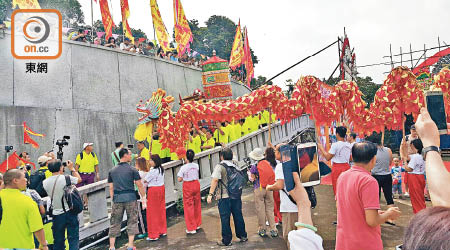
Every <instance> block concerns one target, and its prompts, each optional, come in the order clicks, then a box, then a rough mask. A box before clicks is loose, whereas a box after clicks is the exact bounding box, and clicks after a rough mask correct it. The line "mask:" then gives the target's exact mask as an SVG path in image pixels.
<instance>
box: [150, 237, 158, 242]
mask: <svg viewBox="0 0 450 250" xmlns="http://www.w3.org/2000/svg"><path fill="white" fill-rule="evenodd" d="M147 240H148V241H157V240H159V238H155V239H152V238H148V237H147Z"/></svg>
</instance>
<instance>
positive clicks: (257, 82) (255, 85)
mask: <svg viewBox="0 0 450 250" xmlns="http://www.w3.org/2000/svg"><path fill="white" fill-rule="evenodd" d="M266 81H267V78H266V77H265V76H258V77H256V78H253V79H252V81H251V82H250V88H252V89H256V88H258V87H260V86H261V85H263V84H264V83H265V82H266ZM266 84H268V85H272V84H273V82H272V81H270V82H268V83H266Z"/></svg>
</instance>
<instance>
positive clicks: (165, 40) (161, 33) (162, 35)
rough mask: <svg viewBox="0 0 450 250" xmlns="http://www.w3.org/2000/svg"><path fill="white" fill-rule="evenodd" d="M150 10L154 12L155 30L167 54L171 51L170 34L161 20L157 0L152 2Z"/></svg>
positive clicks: (151, 0)
mask: <svg viewBox="0 0 450 250" xmlns="http://www.w3.org/2000/svg"><path fill="white" fill-rule="evenodd" d="M150 8H151V10H152V20H153V28H154V29H155V33H156V37H157V38H158V41H159V45H160V46H161V48H162V49H163V50H164V52H167V51H168V50H169V34H168V33H167V29H166V26H165V25H164V22H163V20H162V18H161V13H160V12H159V7H158V3H157V2H156V0H150Z"/></svg>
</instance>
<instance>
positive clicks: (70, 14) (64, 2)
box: [38, 0, 84, 26]
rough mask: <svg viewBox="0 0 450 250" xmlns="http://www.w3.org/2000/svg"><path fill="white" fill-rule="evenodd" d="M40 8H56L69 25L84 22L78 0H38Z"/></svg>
mask: <svg viewBox="0 0 450 250" xmlns="http://www.w3.org/2000/svg"><path fill="white" fill-rule="evenodd" d="M38 2H39V4H40V5H41V8H42V9H57V10H59V11H60V12H61V15H62V18H63V20H64V21H67V22H69V24H70V25H71V26H73V25H80V24H83V23H84V14H83V11H82V10H81V4H80V3H79V2H78V0H39V1H38Z"/></svg>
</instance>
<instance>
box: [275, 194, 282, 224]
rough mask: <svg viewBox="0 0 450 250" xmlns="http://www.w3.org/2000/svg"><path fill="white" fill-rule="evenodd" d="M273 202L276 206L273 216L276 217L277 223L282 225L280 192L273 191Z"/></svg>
mask: <svg viewBox="0 0 450 250" xmlns="http://www.w3.org/2000/svg"><path fill="white" fill-rule="evenodd" d="M273 201H274V203H275V204H274V206H273V214H274V215H275V223H280V222H281V220H282V218H281V213H280V191H273Z"/></svg>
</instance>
